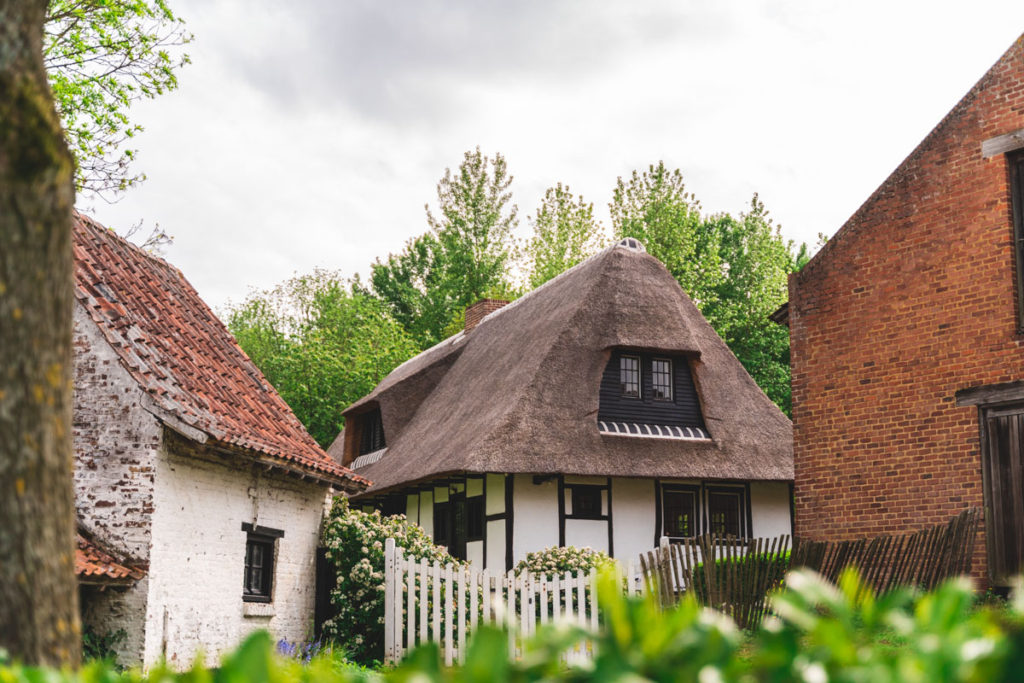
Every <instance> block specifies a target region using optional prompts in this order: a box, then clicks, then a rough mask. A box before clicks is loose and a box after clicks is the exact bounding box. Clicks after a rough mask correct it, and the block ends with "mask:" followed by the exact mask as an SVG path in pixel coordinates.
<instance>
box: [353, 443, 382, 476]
mask: <svg viewBox="0 0 1024 683" xmlns="http://www.w3.org/2000/svg"><path fill="white" fill-rule="evenodd" d="M387 452H388V447H387V446H385V447H384V448H379V449H377V450H375V451H372V452H370V453H364V454H363V455H360V456H359V457H358V458H356V459H355V460H353V461H352V469H353V470H357V469H359V468H361V467H366V466H367V465H372V464H373V463H375V462H378V461H380V459H381V458H383V457H384V454H385V453H387Z"/></svg>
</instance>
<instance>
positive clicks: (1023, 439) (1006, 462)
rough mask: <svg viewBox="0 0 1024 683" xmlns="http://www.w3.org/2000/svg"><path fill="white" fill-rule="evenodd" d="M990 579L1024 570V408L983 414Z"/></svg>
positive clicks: (990, 410) (1003, 578) (1001, 580)
mask: <svg viewBox="0 0 1024 683" xmlns="http://www.w3.org/2000/svg"><path fill="white" fill-rule="evenodd" d="M983 419H984V430H983V431H984V437H985V457H984V463H983V467H984V470H985V488H986V491H985V493H986V499H987V500H986V508H987V509H986V515H985V517H986V519H987V524H986V528H987V531H988V562H989V576H990V577H991V578H992V579H993V581H995V582H997V583H1000V584H1005V583H1006V582H1007V581H1008V580H1009V579H1010V578H1011V577H1013V576H1016V575H1017V574H1020V573H1021V571H1022V570H1024V405H1017V406H1012V407H1008V408H1006V407H1004V408H987V409H985V411H984V418H983Z"/></svg>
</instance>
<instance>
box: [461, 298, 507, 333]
mask: <svg viewBox="0 0 1024 683" xmlns="http://www.w3.org/2000/svg"><path fill="white" fill-rule="evenodd" d="M507 303H508V302H507V301H502V300H501V299H480V301H477V302H476V303H475V304H473V305H472V306H470V307H469V308H467V309H466V327H465V331H466V332H469V331H470V330H472V329H473V328H474V327H476V326H477V325H478V324H480V321H481V320H483V319H484V317H485V316H486V315H487V314H488V313H493V312H494V311H496V310H498V309H499V308H501V307H502V306H504V305H505V304H507Z"/></svg>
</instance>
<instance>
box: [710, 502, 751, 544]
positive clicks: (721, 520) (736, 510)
mask: <svg viewBox="0 0 1024 683" xmlns="http://www.w3.org/2000/svg"><path fill="white" fill-rule="evenodd" d="M742 502H743V498H742V495H741V494H740V492H739V491H736V492H732V491H727V492H723V491H715V492H709V493H708V527H709V529H708V530H709V531H710V532H711V533H713V534H723V535H731V536H739V535H740V514H741V512H742V509H743V507H742Z"/></svg>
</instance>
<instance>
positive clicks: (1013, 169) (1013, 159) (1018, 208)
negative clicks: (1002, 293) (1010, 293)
mask: <svg viewBox="0 0 1024 683" xmlns="http://www.w3.org/2000/svg"><path fill="white" fill-rule="evenodd" d="M1007 158H1008V160H1009V163H1010V195H1011V198H1012V201H1013V244H1014V256H1015V258H1016V261H1017V329H1018V330H1020V331H1024V152H1017V153H1016V154H1011V155H1008V157H1007Z"/></svg>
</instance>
